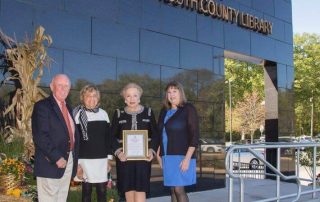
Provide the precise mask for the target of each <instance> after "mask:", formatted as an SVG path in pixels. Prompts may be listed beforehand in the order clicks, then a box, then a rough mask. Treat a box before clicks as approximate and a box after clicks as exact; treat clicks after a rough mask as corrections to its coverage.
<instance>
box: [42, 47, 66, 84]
mask: <svg viewBox="0 0 320 202" xmlns="http://www.w3.org/2000/svg"><path fill="white" fill-rule="evenodd" d="M47 54H48V56H49V57H50V58H51V59H52V61H51V63H50V67H49V68H44V73H43V77H42V79H41V86H49V84H50V82H51V80H52V77H53V76H54V75H56V74H60V73H62V67H63V51H62V50H59V49H54V48H49V49H48V50H47Z"/></svg>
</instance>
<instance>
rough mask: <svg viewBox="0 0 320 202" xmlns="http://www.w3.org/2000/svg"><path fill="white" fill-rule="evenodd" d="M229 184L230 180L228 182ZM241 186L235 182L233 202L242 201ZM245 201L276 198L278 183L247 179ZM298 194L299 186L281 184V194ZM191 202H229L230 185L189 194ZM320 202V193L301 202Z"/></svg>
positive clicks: (159, 199) (160, 201)
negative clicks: (314, 197)
mask: <svg viewBox="0 0 320 202" xmlns="http://www.w3.org/2000/svg"><path fill="white" fill-rule="evenodd" d="M227 182H228V180H227ZM309 189H311V187H307V186H302V191H305V190H309ZM239 190H240V185H239V181H238V180H235V181H234V193H233V202H238V201H240V191H239ZM244 192H245V196H244V201H245V202H251V201H258V200H263V199H268V198H272V197H275V196H276V181H275V180H269V179H265V180H255V179H246V180H245V182H244ZM296 192H297V185H296V184H294V183H286V182H281V186H280V193H281V195H285V194H294V193H296ZM188 196H189V201H190V202H194V201H195V202H227V201H228V183H227V186H226V188H222V189H214V190H209V191H202V192H192V193H189V194H188ZM293 200H294V198H288V199H283V200H281V202H291V201H293ZM147 201H148V202H167V201H168V202H170V196H164V197H157V198H150V199H147ZM316 201H317V202H319V201H320V193H319V192H318V193H317V198H316V199H312V195H311V194H306V195H302V196H301V197H300V199H299V202H316Z"/></svg>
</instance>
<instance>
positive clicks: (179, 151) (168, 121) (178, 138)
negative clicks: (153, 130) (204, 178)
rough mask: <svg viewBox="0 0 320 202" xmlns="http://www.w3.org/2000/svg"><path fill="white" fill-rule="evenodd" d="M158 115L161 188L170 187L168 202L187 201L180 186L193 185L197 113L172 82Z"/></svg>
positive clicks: (197, 126) (181, 91)
mask: <svg viewBox="0 0 320 202" xmlns="http://www.w3.org/2000/svg"><path fill="white" fill-rule="evenodd" d="M165 91H166V94H165V100H164V107H163V108H162V110H161V112H160V115H159V120H158V121H159V122H158V127H159V132H161V134H162V138H161V140H162V141H161V142H160V156H157V157H158V161H159V163H160V165H161V167H162V170H163V181H164V186H169V187H171V201H178V202H186V201H189V199H188V195H187V194H186V192H185V190H184V186H187V185H192V184H195V183H196V155H195V149H196V147H197V145H198V140H199V121H198V116H197V111H196V109H195V107H194V106H193V105H192V104H191V103H187V99H186V97H185V93H184V90H183V87H182V85H181V84H180V83H178V82H176V81H173V82H170V83H168V85H167V86H166V88H165Z"/></svg>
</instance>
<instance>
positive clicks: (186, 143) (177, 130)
mask: <svg viewBox="0 0 320 202" xmlns="http://www.w3.org/2000/svg"><path fill="white" fill-rule="evenodd" d="M167 111H168V110H167V109H165V108H163V109H162V110H161V112H160V115H159V120H158V128H159V133H160V134H161V136H162V131H163V128H165V129H166V132H167V136H168V145H167V154H168V155H186V153H187V151H188V148H189V147H197V146H198V141H199V120H198V115H197V111H196V109H195V107H194V106H193V105H192V104H190V103H186V104H184V105H183V106H182V107H178V110H177V111H176V112H175V114H174V115H173V116H172V117H171V118H169V119H168V121H167V122H166V123H165V124H164V118H165V116H166V113H167ZM161 140H162V138H161ZM163 149H164V148H163V143H162V141H161V142H160V155H161V156H163ZM192 158H195V152H194V153H193V156H192Z"/></svg>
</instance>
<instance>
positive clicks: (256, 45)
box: [251, 33, 276, 61]
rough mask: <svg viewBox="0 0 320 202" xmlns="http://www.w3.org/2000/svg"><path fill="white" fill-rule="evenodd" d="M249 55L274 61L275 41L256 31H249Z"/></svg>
mask: <svg viewBox="0 0 320 202" xmlns="http://www.w3.org/2000/svg"><path fill="white" fill-rule="evenodd" d="M251 55H252V56H257V57H260V58H264V59H266V60H271V61H276V41H275V40H274V39H271V38H269V37H266V36H264V35H261V34H258V33H251Z"/></svg>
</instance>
